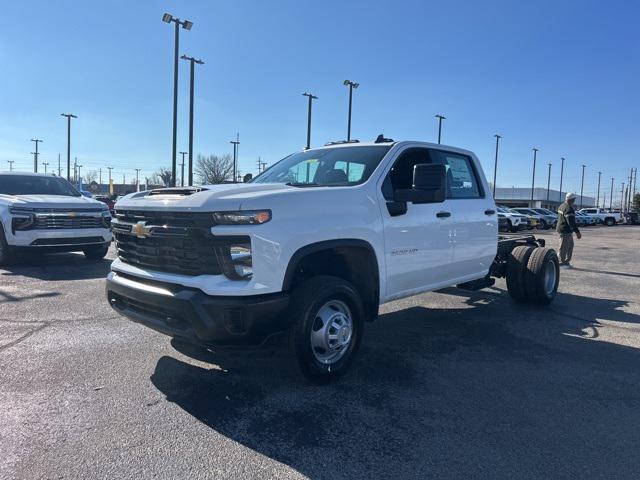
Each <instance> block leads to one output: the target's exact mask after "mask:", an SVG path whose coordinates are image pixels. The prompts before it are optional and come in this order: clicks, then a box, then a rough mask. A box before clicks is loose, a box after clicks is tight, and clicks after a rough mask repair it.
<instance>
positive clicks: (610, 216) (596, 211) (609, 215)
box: [578, 208, 624, 227]
mask: <svg viewBox="0 0 640 480" xmlns="http://www.w3.org/2000/svg"><path fill="white" fill-rule="evenodd" d="M578 211H579V212H580V213H586V214H587V215H589V216H590V217H591V218H594V219H600V221H601V222H602V223H604V224H605V225H607V226H609V227H612V226H614V225H615V224H617V223H622V222H623V221H624V218H623V217H622V213H620V212H617V213H616V212H609V211H607V210H605V209H604V208H581V209H580V210H578Z"/></svg>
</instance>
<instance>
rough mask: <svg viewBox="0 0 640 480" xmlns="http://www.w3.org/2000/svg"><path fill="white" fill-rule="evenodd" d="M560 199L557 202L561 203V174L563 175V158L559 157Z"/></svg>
mask: <svg viewBox="0 0 640 480" xmlns="http://www.w3.org/2000/svg"><path fill="white" fill-rule="evenodd" d="M560 161H561V163H560V198H559V199H558V201H559V202H560V203H562V174H563V173H564V157H560Z"/></svg>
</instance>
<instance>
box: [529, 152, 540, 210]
mask: <svg viewBox="0 0 640 480" xmlns="http://www.w3.org/2000/svg"><path fill="white" fill-rule="evenodd" d="M531 150H533V174H532V175H531V205H530V206H529V208H533V186H534V185H535V183H536V158H537V157H538V151H539V150H538V149H537V148H532V149H531Z"/></svg>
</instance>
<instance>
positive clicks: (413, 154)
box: [382, 148, 433, 201]
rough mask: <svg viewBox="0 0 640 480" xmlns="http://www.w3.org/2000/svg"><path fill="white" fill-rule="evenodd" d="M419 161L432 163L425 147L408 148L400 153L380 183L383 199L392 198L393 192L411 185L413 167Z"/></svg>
mask: <svg viewBox="0 0 640 480" xmlns="http://www.w3.org/2000/svg"><path fill="white" fill-rule="evenodd" d="M421 163H433V161H432V159H431V154H430V152H429V150H427V149H426V148H408V149H407V150H405V151H404V152H402V153H401V154H400V157H398V159H397V160H396V162H395V163H394V164H393V167H391V170H390V171H389V173H388V174H387V176H386V178H385V179H384V182H383V183H382V195H383V196H384V198H385V200H388V201H391V200H393V192H394V191H395V190H398V189H401V188H411V187H412V186H413V167H414V166H416V165H418V164H421Z"/></svg>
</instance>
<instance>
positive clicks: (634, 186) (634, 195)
mask: <svg viewBox="0 0 640 480" xmlns="http://www.w3.org/2000/svg"><path fill="white" fill-rule="evenodd" d="M637 180H638V167H636V168H635V170H634V174H633V197H632V199H633V201H634V202H635V198H636V181H637ZM639 213H640V212H639Z"/></svg>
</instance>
